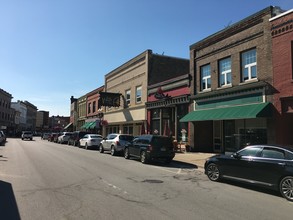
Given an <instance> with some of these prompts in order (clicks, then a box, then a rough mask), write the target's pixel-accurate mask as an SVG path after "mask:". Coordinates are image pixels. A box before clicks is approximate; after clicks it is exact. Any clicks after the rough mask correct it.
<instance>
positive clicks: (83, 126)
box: [80, 122, 88, 128]
mask: <svg viewBox="0 0 293 220" xmlns="http://www.w3.org/2000/svg"><path fill="white" fill-rule="evenodd" d="M87 125H88V122H86V123H84V125H82V126H81V127H80V128H85V127H86V126H87Z"/></svg>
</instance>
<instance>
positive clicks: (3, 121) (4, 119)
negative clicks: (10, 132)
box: [0, 88, 13, 132]
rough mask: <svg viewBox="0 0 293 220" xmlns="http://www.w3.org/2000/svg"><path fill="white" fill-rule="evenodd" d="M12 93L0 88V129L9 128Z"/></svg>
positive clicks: (11, 124) (10, 123) (11, 119)
mask: <svg viewBox="0 0 293 220" xmlns="http://www.w3.org/2000/svg"><path fill="white" fill-rule="evenodd" d="M12 98H13V97H12V95H11V94H9V93H8V92H6V91H4V90H3V89H1V88H0V130H5V131H6V132H7V129H11V127H12V126H13V118H12V117H13V113H12V110H11V100H12Z"/></svg>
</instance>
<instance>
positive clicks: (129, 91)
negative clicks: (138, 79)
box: [125, 89, 131, 105]
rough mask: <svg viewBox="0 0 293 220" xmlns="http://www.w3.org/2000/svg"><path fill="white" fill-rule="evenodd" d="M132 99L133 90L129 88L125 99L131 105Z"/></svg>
mask: <svg viewBox="0 0 293 220" xmlns="http://www.w3.org/2000/svg"><path fill="white" fill-rule="evenodd" d="M128 96H129V97H128ZM130 100H131V90H130V89H128V90H126V91H125V101H126V104H127V105H130Z"/></svg>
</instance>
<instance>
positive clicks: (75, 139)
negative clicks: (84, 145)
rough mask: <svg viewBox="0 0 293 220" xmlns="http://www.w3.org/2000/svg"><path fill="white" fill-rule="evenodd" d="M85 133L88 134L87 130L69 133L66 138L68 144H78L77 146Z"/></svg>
mask: <svg viewBox="0 0 293 220" xmlns="http://www.w3.org/2000/svg"><path fill="white" fill-rule="evenodd" d="M86 134H89V132H86V131H74V132H72V134H71V135H70V137H69V139H68V145H73V146H78V147H79V140H80V139H81V138H83V136H85V135H86Z"/></svg>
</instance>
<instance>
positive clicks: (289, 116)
mask: <svg viewBox="0 0 293 220" xmlns="http://www.w3.org/2000/svg"><path fill="white" fill-rule="evenodd" d="M270 22H271V35H272V51H273V52H272V56H273V73H274V77H273V83H274V87H275V89H276V93H275V95H274V106H275V107H276V109H277V112H276V127H275V129H276V143H278V144H283V145H293V138H292V131H293V9H291V10H289V11H287V12H284V13H282V14H280V15H278V16H276V17H274V18H271V19H270Z"/></svg>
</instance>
